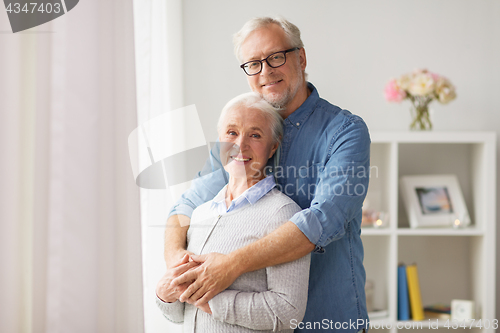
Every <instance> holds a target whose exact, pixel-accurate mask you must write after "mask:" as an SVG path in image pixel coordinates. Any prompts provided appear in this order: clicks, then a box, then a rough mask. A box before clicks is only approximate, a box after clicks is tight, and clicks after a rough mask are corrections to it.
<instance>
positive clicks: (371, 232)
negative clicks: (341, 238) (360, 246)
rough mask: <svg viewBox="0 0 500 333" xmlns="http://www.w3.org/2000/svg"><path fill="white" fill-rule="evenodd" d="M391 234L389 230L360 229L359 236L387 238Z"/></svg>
mask: <svg viewBox="0 0 500 333" xmlns="http://www.w3.org/2000/svg"><path fill="white" fill-rule="evenodd" d="M391 233H392V230H390V229H389V228H368V227H367V228H361V236H388V235H390V234H391Z"/></svg>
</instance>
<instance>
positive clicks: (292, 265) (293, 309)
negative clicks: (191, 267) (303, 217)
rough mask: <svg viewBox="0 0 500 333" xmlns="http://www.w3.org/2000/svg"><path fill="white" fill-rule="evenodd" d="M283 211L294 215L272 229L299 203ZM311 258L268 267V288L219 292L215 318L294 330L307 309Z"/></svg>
mask: <svg viewBox="0 0 500 333" xmlns="http://www.w3.org/2000/svg"><path fill="white" fill-rule="evenodd" d="M283 210H285V211H286V210H288V212H291V214H285V215H286V217H285V216H283V218H282V219H281V221H280V223H279V224H276V225H273V226H272V227H273V229H272V230H274V229H276V228H278V227H279V226H280V225H282V224H283V221H287V220H288V219H289V218H290V217H291V216H292V215H293V214H294V213H295V212H297V211H298V210H300V208H299V207H298V206H297V205H296V204H288V205H286V206H284V207H283V209H282V213H283ZM290 210H293V211H290ZM310 259H311V255H310V254H308V255H306V256H305V257H302V258H300V259H298V260H295V261H292V262H288V263H285V264H280V265H276V266H272V267H267V268H266V275H267V285H268V290H267V291H264V292H243V291H239V290H229V289H228V290H225V291H223V292H221V293H219V294H218V295H216V296H215V297H214V298H212V299H211V300H210V301H209V302H208V304H209V305H210V309H211V310H212V314H213V317H214V319H216V320H219V321H222V322H225V323H228V324H233V325H239V326H243V327H247V328H250V329H253V330H273V331H281V330H284V329H292V327H291V325H292V324H293V323H294V322H295V323H297V322H300V321H301V320H302V319H303V317H304V314H305V311H306V305H307V292H308V283H309V265H310Z"/></svg>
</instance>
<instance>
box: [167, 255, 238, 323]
mask: <svg viewBox="0 0 500 333" xmlns="http://www.w3.org/2000/svg"><path fill="white" fill-rule="evenodd" d="M190 258H191V260H193V261H195V262H197V263H201V265H200V266H199V267H196V268H194V269H192V270H190V271H187V272H186V273H184V274H182V275H181V276H179V277H177V278H175V279H174V280H173V281H172V283H171V284H170V287H171V288H176V287H179V286H182V285H183V284H185V283H187V282H190V281H193V282H192V283H191V285H190V286H189V287H188V288H187V289H186V290H185V291H184V292H183V293H182V294H181V295H180V297H179V300H180V301H181V302H188V303H190V304H194V305H195V306H197V307H199V308H201V306H203V305H204V304H206V303H207V302H208V301H209V300H211V299H212V298H213V297H214V296H215V295H217V294H218V293H220V292H221V291H223V290H225V289H226V288H227V287H229V286H230V285H231V284H232V283H233V282H234V280H236V278H237V277H238V276H240V272H239V271H238V269H237V267H236V265H235V264H234V262H233V261H232V258H231V257H230V255H224V254H221V253H208V254H204V255H199V256H191V257H190ZM207 305H208V304H207ZM201 309H202V310H203V308H201ZM209 309H210V308H209ZM203 311H205V310H203ZM205 312H207V311H205ZM207 313H208V312H207Z"/></svg>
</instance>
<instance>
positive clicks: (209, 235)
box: [157, 189, 310, 333]
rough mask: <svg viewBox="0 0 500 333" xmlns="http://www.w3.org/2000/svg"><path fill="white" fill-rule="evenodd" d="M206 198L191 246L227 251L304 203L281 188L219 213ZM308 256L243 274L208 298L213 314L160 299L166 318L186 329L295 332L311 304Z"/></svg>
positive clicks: (194, 217) (262, 232) (195, 249)
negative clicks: (241, 206)
mask: <svg viewBox="0 0 500 333" xmlns="http://www.w3.org/2000/svg"><path fill="white" fill-rule="evenodd" d="M211 204H212V203H211V202H210V201H209V202H207V203H205V204H203V205H201V206H199V207H198V208H196V209H195V210H194V212H193V215H192V217H191V224H190V226H189V229H188V233H187V242H188V247H187V250H188V251H191V252H193V253H196V254H204V253H210V252H219V253H223V254H228V253H230V252H232V251H234V250H236V249H238V248H241V247H243V246H246V245H248V244H250V243H253V242H255V241H256V240H258V239H261V238H262V237H264V236H266V235H267V234H269V233H270V232H272V231H273V230H275V229H277V228H278V227H279V226H281V225H282V224H284V223H286V222H287V221H288V220H289V219H290V218H291V217H292V216H293V215H294V214H295V213H297V212H298V211H300V210H301V209H300V207H299V206H298V205H297V204H296V203H295V202H293V201H292V200H291V199H290V198H288V197H287V196H286V195H284V194H283V193H281V192H280V191H279V190H277V189H272V190H271V191H270V192H268V193H267V194H266V195H265V196H263V197H262V198H261V199H260V200H258V201H257V202H256V203H255V204H253V205H246V206H245V207H243V208H240V209H237V210H234V211H232V212H228V213H226V214H224V215H219V214H218V213H217V212H216V211H215V210H214V209H212V208H211ZM309 263H310V255H307V256H305V257H303V258H300V259H298V260H295V261H292V262H289V263H285V264H281V265H276V266H272V267H267V268H264V269H261V270H258V271H254V272H249V273H245V274H243V275H241V276H240V277H239V278H237V279H236V281H234V283H233V284H232V285H231V286H229V288H228V289H226V290H225V291H223V292H221V293H219V294H218V295H216V296H215V297H214V298H213V299H212V300H210V301H209V305H210V308H211V310H212V313H213V315H209V314H207V313H205V312H203V311H201V310H199V309H198V308H196V307H194V306H193V305H191V304H187V303H186V304H185V303H181V302H179V301H177V302H175V303H164V302H162V301H161V300H159V299H157V304H158V306H159V307H160V309H161V310H162V312H163V314H164V315H165V317H167V319H169V320H170V321H172V322H176V323H180V322H184V332H204V333H205V332H207V333H209V332H214V333H215V332H216V333H223V332H252V331H253V330H259V331H261V332H273V331H283V332H293V330H292V329H291V328H290V327H291V321H292V319H294V320H293V321H292V323H297V322H300V321H301V320H302V318H303V317H304V313H305V310H306V304H307V290H308V282H309Z"/></svg>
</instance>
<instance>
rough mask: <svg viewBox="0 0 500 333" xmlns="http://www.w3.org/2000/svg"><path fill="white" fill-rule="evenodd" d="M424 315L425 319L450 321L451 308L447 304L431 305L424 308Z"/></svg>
mask: <svg viewBox="0 0 500 333" xmlns="http://www.w3.org/2000/svg"><path fill="white" fill-rule="evenodd" d="M424 315H425V318H427V319H451V307H450V305H449V304H442V303H437V304H432V305H428V306H426V307H424Z"/></svg>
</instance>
